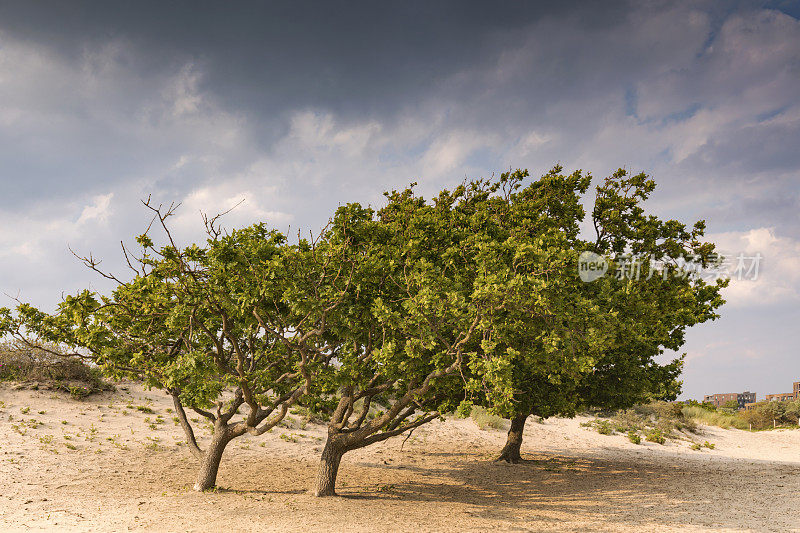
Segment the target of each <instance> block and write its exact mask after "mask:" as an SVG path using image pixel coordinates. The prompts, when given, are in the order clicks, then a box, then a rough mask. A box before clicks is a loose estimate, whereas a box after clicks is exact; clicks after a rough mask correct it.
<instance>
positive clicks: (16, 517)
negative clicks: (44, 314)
mask: <svg viewBox="0 0 800 533" xmlns="http://www.w3.org/2000/svg"><path fill="white" fill-rule="evenodd" d="M123 387H124V389H127V390H124V389H122V388H120V389H119V390H118V391H117V392H116V393H105V394H103V395H100V396H95V397H93V398H91V399H89V400H84V401H75V400H72V399H70V398H69V397H68V396H64V395H62V394H56V393H52V392H46V391H31V390H13V389H12V388H11V387H10V386H9V385H8V384H0V531H29V530H56V529H57V530H60V531H64V530H67V531H69V530H79V531H125V530H149V531H205V532H208V531H221V530H225V531H231V532H232V531H245V530H247V531H250V530H261V531H264V530H267V531H417V530H419V531H487V530H492V529H493V530H502V531H528V530H536V531H542V530H558V531H598V530H600V531H671V530H681V531H685V530H701V531H704V530H709V531H710V530H713V531H742V530H754V531H769V530H774V531H778V530H782V531H787V530H790V531H800V430H777V431H766V432H759V433H749V432H743V431H738V430H722V429H718V428H703V429H702V434H701V435H698V436H693V437H692V438H694V439H695V440H699V441H700V442H703V441H705V440H708V441H710V442H712V443H714V444H715V449H714V450H709V449H703V450H702V451H694V450H691V449H690V448H689V444H690V443H689V442H688V441H677V442H670V443H668V444H667V445H663V446H662V445H658V444H652V443H646V444H642V445H635V444H632V443H630V442H628V440H627V439H626V438H625V437H624V436H621V435H616V436H603V435H600V434H598V433H596V432H595V431H592V430H589V429H587V428H584V427H581V426H580V422H582V421H585V419H581V418H577V419H573V420H563V419H557V420H548V421H546V422H545V423H543V424H538V423H536V422H535V421H534V420H533V419H531V420H529V422H528V424H527V427H526V430H525V443H524V445H523V456H524V457H525V458H526V459H528V461H526V462H525V463H524V464H520V465H508V464H505V463H494V462H492V461H491V459H492V458H493V457H494V455H495V454H496V453H497V451H498V450H499V449H500V447H501V446H502V444H503V443H504V441H505V433H504V431H502V430H492V429H490V430H486V431H482V430H480V429H478V428H477V427H476V426H475V424H474V423H473V422H472V421H471V420H447V421H445V422H434V423H431V424H429V425H428V426H426V427H423V428H420V429H418V430H417V431H416V432H414V434H413V435H412V436H411V438H409V439H408V440H407V441H405V443H404V442H403V438H402V437H398V438H394V439H390V440H389V441H386V442H384V443H380V444H378V445H376V446H373V447H370V448H367V449H364V450H359V451H356V452H351V453H349V454H348V455H346V456H345V459H344V461H343V463H342V468H341V471H340V476H339V483H338V492H339V494H340V497H337V498H325V499H320V498H314V497H312V496H310V495H309V494H308V488H309V487H310V485H311V482H312V480H313V479H314V477H315V474H316V465H317V460H318V456H319V452H320V450H321V446H322V439H323V437H324V428H323V427H321V426H313V425H309V426H306V427H305V428H304V429H300V428H299V425H300V424H299V421H296V422H295V423H294V424H293V426H294V427H293V428H276V429H275V430H273V431H272V432H271V433H268V434H266V435H263V436H261V437H249V436H246V437H242V438H240V439H237V440H236V441H234V442H233V443H231V445H229V446H228V450H227V451H226V455H225V457H224V459H223V462H222V467H221V472H220V476H219V478H218V484H219V486H220V487H222V488H221V489H220V490H218V491H217V492H215V493H206V494H198V493H195V492H193V491H192V490H191V489H190V487H191V485H192V483H193V480H194V475H195V468H196V462H195V460H194V459H193V458H192V457H191V455H190V454H189V452H188V451H187V449H186V447H185V445H181V444H180V442H181V440H182V438H183V436H182V432H181V430H180V428H179V427H178V426H176V425H175V424H174V422H173V419H172V416H173V413H171V412H170V411H168V409H169V408H170V406H171V405H170V402H169V401H168V398H167V397H166V396H165V395H164V394H162V393H160V392H158V391H146V390H143V389H142V388H141V387H139V386H136V385H124V386H123ZM138 406H146V407H149V408H150V409H152V410H153V411H154V412H153V413H146V412H142V411H139V410H137V409H136V407H138ZM159 415H161V418H162V419H163V422H159V421H158V420H157V417H158V416H159ZM151 424H152V426H151Z"/></svg>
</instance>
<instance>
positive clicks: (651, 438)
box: [646, 429, 667, 444]
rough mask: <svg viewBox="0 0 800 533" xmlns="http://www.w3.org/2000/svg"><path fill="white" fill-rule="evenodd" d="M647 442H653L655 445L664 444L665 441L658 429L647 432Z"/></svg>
mask: <svg viewBox="0 0 800 533" xmlns="http://www.w3.org/2000/svg"><path fill="white" fill-rule="evenodd" d="M646 439H647V442H655V443H656V444H664V443H665V442H667V439H666V438H665V437H664V435H663V434H662V433H661V430H660V429H651V430H650V431H648V432H647V437H646Z"/></svg>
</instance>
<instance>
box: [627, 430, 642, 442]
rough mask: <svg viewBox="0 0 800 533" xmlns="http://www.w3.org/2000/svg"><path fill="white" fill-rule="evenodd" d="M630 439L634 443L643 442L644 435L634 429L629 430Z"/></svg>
mask: <svg viewBox="0 0 800 533" xmlns="http://www.w3.org/2000/svg"><path fill="white" fill-rule="evenodd" d="M628 440H629V441H631V442H632V443H634V444H641V443H642V437H640V436H639V434H638V433H636V432H635V431H633V430H631V431H628Z"/></svg>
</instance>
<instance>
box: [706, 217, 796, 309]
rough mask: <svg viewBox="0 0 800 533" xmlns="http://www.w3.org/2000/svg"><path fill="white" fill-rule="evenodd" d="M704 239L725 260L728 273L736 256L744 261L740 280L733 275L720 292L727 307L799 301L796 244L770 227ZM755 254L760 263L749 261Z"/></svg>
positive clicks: (734, 265) (721, 234) (753, 260)
mask: <svg viewBox="0 0 800 533" xmlns="http://www.w3.org/2000/svg"><path fill="white" fill-rule="evenodd" d="M708 240H709V241H711V242H714V243H716V245H717V248H718V250H719V251H720V253H722V254H723V255H724V256H725V257H726V258H728V261H729V263H728V266H729V267H730V268H731V270H735V269H736V268H737V267H738V266H739V257H740V256H742V257H743V259H744V263H743V264H744V267H745V268H746V269H747V270H746V271H745V273H744V275H742V276H741V278H742V279H738V278H739V276H738V275H735V276H733V279H731V282H730V285H729V287H728V288H726V289H725V290H724V293H723V295H724V297H725V299H726V300H727V301H728V303H729V304H730V305H732V306H737V307H745V306H768V305H773V304H778V303H785V302H795V301H797V300H800V241H796V240H793V239H790V238H787V237H782V236H779V235H777V234H776V233H775V229H774V228H755V229H751V230H748V231H740V232H726V233H718V234H712V235H708ZM758 254H760V256H761V257H762V259H761V260H760V261H758V260H755V259H753V258H755V257H757V256H758ZM754 263H758V264H757V268H756V265H754ZM751 267H753V270H752V272H751V273H750V274H749V275H748V274H747V272H748V271H750V268H751ZM753 277H755V278H756V279H752V278H753Z"/></svg>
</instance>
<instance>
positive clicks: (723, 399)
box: [703, 382, 800, 409]
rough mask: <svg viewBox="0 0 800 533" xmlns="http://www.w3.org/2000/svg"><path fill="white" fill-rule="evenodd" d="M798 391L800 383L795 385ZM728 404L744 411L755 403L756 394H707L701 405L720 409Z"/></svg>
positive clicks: (746, 392) (745, 392) (748, 392)
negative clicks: (731, 403)
mask: <svg viewBox="0 0 800 533" xmlns="http://www.w3.org/2000/svg"><path fill="white" fill-rule="evenodd" d="M797 385H798V390H800V382H798V383H797ZM728 402H736V403H737V404H738V405H739V409H744V407H745V405H747V404H749V403H755V402H756V393H755V392H750V391H744V392H725V393H721V394H707V395H705V396H703V403H712V404H714V407H722V406H723V405H725V404H726V403H728Z"/></svg>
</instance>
